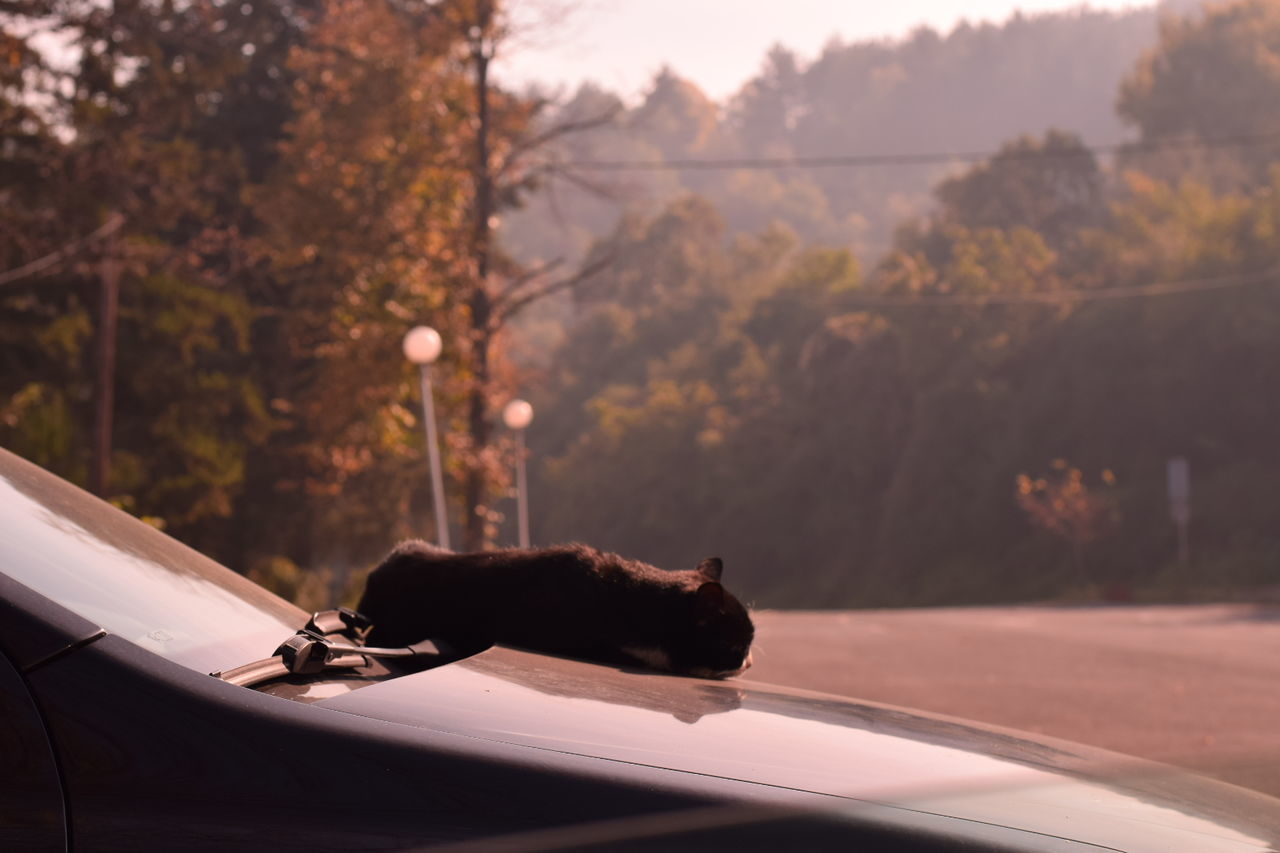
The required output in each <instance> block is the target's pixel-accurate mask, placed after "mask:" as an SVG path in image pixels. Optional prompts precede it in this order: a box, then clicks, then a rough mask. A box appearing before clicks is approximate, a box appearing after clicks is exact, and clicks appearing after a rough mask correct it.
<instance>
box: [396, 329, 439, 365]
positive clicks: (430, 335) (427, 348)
mask: <svg viewBox="0 0 1280 853" xmlns="http://www.w3.org/2000/svg"><path fill="white" fill-rule="evenodd" d="M443 346H444V345H443V344H442V343H441V342H440V333H439V332H437V331H436V330H435V329H433V328H431V327H430V326H414V327H413V328H412V329H410V330H409V334H407V335H405V336H404V357H405V358H407V359H409V361H412V362H413V363H414V364H430V363H431V362H433V361H435V360H436V359H437V358H439V357H440V350H441V349H442V348H443Z"/></svg>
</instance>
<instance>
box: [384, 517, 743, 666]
mask: <svg viewBox="0 0 1280 853" xmlns="http://www.w3.org/2000/svg"><path fill="white" fill-rule="evenodd" d="M722 570H723V565H722V563H721V561H720V559H719V558H718V557H710V558H708V559H706V560H703V561H702V562H701V563H699V564H698V567H697V568H695V569H692V570H689V571H674V572H668V571H663V570H662V569H659V568H656V567H654V566H651V565H648V564H647V563H641V562H638V561H636V560H627V559H624V558H622V557H619V556H618V555H617V554H610V553H605V552H601V551H597V550H596V549H595V548H591V547H589V546H587V545H580V544H572V545H559V546H555V547H551V548H527V549H516V548H511V549H506V550H499V551H482V552H478V553H474V554H456V553H454V552H452V551H446V550H444V549H442V548H437V547H436V546H434V545H430V544H428V543H426V542H420V541H416V540H415V541H409V542H403V543H401V544H400V545H399V546H397V547H396V548H395V550H393V551H392V552H391V553H390V554H389V555H387V557H386V559H384V560H383V561H382V563H381V564H379V565H378V567H377V568H375V569H374V570H373V571H372V572H371V573H370V574H369V578H368V581H367V582H366V586H365V592H364V597H363V598H362V599H361V601H360V604H359V608H358V609H359V610H360V612H361V613H363V614H364V615H365V616H367V617H369V619H370V620H372V622H373V628H372V629H371V630H370V632H369V635H368V637H367V641H368V643H369V645H371V646H404V645H409V644H411V643H416V642H418V641H420V640H424V639H437V640H446V641H449V642H452V643H455V644H458V645H461V646H464V647H471V646H475V647H481V646H484V645H487V644H489V643H504V644H507V645H512V646H521V647H523V648H527V649H534V650H537V651H543V652H548V653H551V654H561V655H567V656H572V657H583V658H590V659H592V660H597V661H603V662H607V663H617V664H624V665H632V666H636V665H639V666H644V667H648V668H650V669H658V670H664V671H668V672H675V673H680V674H684V675H696V676H701V677H710V678H723V677H726V676H730V675H737V674H738V673H740V672H742V671H743V670H744V669H746V668H747V667H748V666H750V665H751V653H750V649H751V640H752V638H753V636H754V634H755V629H754V627H753V626H752V624H751V617H750V616H748V615H747V610H746V608H745V607H743V606H742V604H741V603H739V601H738V600H737V599H736V598H734V597H733V596H732V595H731V594H729V592H728V591H727V590H726V589H725V588H724V587H723V586H721V584H720V574H721V572H722Z"/></svg>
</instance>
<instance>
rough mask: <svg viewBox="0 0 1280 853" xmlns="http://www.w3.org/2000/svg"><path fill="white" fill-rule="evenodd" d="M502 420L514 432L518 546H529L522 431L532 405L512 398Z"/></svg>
mask: <svg viewBox="0 0 1280 853" xmlns="http://www.w3.org/2000/svg"><path fill="white" fill-rule="evenodd" d="M502 422H503V423H505V424H506V425H507V429H509V430H511V431H512V432H514V433H515V434H516V513H517V517H518V518H519V520H520V547H521V548H528V547H529V484H528V481H527V479H526V476H525V464H524V431H525V428H526V427H527V426H529V424H530V423H532V422H533V406H530V405H529V404H528V403H526V402H525V401H524V400H512V401H511V402H510V403H507V405H506V408H504V409H503V410H502Z"/></svg>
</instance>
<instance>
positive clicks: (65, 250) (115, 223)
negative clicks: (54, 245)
mask: <svg viewBox="0 0 1280 853" xmlns="http://www.w3.org/2000/svg"><path fill="white" fill-rule="evenodd" d="M124 222H125V219H124V216H123V215H122V214H119V213H116V214H113V215H112V216H111V218H110V219H108V220H107V221H106V222H104V223H103V224H102V225H100V226H98V227H97V228H96V229H94V230H93V231H92V232H90V233H89V234H86V235H85V236H83V237H81V238H80V239H79V240H73V241H72V242H70V243H67V244H66V245H65V246H63V247H62V248H60V249H58V250H57V251H55V252H50V253H49V254H47V255H45V256H44V257H43V258H37V259H36V260H34V261H32V262H31V263H28V264H23V265H22V266H20V267H16V268H14V269H11V270H7V271H5V272H2V273H0V286H3V285H6V284H11V283H12V282H15V281H18V280H20V279H24V278H29V277H31V276H33V275H39V274H40V273H42V272H45V271H46V270H48V269H50V268H51V267H55V266H57V265H58V264H60V263H62V262H63V261H64V260H66V259H67V258H69V257H71V256H73V255H75V254H77V253H78V252H79V251H80V250H81V249H83V248H85V247H86V246H88V245H89V244H91V243H93V242H94V241H96V240H100V239H102V238H103V237H106V236H108V235H111V234H114V233H115V232H117V231H119V230H120V229H121V228H122V227H123V226H124Z"/></svg>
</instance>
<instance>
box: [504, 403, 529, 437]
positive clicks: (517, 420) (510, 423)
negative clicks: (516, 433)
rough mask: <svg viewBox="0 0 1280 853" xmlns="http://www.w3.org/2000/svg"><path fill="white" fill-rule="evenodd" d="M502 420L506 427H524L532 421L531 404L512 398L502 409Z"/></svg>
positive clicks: (516, 428) (517, 428)
mask: <svg viewBox="0 0 1280 853" xmlns="http://www.w3.org/2000/svg"><path fill="white" fill-rule="evenodd" d="M502 422H503V423H505V424H506V425H507V428H508V429H515V430H521V429H524V428H525V427H527V426H528V425H529V424H531V423H532V422H533V406H530V405H529V404H528V403H526V402H525V401H524V400H512V401H511V402H510V403H507V405H506V408H504V409H503V410H502Z"/></svg>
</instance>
